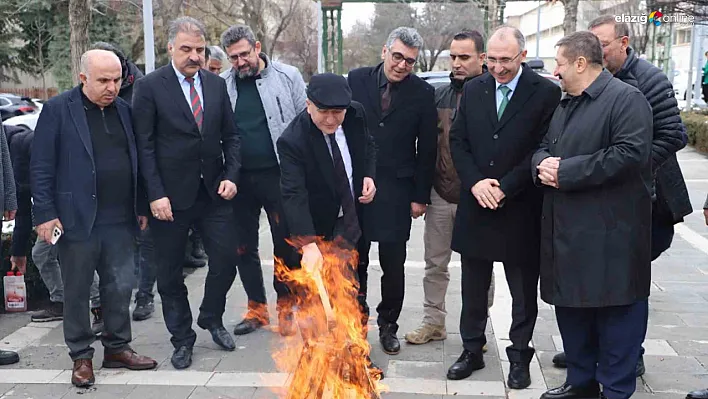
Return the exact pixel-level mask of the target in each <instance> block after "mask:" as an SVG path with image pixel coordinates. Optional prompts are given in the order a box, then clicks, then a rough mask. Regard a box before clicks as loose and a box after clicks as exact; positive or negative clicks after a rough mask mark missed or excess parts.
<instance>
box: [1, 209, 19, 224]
mask: <svg viewBox="0 0 708 399" xmlns="http://www.w3.org/2000/svg"><path fill="white" fill-rule="evenodd" d="M15 214H17V209H15V210H14V211H5V212H3V214H2V220H4V221H6V222H9V221H10V220H15Z"/></svg>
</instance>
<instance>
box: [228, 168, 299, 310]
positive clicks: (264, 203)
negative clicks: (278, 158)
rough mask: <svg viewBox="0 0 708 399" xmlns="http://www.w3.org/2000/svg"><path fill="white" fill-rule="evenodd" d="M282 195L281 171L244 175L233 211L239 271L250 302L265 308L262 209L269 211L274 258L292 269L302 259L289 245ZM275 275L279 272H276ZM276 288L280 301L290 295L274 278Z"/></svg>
mask: <svg viewBox="0 0 708 399" xmlns="http://www.w3.org/2000/svg"><path fill="white" fill-rule="evenodd" d="M281 198H282V197H281V194H280V168H278V167H275V168H270V169H264V170H258V171H245V170H244V171H241V178H240V184H239V187H238V194H236V197H234V199H233V209H234V215H235V223H236V229H237V237H238V242H239V243H238V248H239V262H238V264H239V266H238V268H239V271H240V272H241V273H240V274H241V282H242V283H243V288H244V289H245V290H246V295H247V296H248V300H249V302H256V303H259V304H265V303H266V302H267V300H266V291H265V284H264V283H263V270H262V268H261V258H260V255H259V253H258V238H259V237H258V230H259V228H260V226H259V220H260V215H261V209H265V211H266V214H267V215H268V223H269V224H270V234H271V237H272V239H273V256H274V257H275V258H279V259H282V260H283V261H284V262H285V264H286V265H287V266H288V267H289V268H297V267H299V265H300V255H299V254H298V253H297V251H296V250H295V249H294V248H293V247H292V246H291V245H290V244H288V243H287V241H286V238H287V237H289V235H288V229H287V225H286V223H285V217H284V215H283V207H282V200H281ZM273 270H274V271H275V268H274V269H273ZM273 288H274V289H275V292H276V294H277V296H278V299H284V298H286V297H287V296H288V295H289V290H288V287H287V286H286V285H285V283H283V282H282V281H280V280H279V279H278V277H277V275H276V274H275V273H274V275H273Z"/></svg>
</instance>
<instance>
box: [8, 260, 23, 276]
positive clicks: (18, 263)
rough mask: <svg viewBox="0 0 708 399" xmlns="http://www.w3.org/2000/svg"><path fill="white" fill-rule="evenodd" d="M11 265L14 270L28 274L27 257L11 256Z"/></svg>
mask: <svg viewBox="0 0 708 399" xmlns="http://www.w3.org/2000/svg"><path fill="white" fill-rule="evenodd" d="M10 263H11V264H12V270H17V271H19V272H20V273H22V274H25V273H26V272H27V257H26V256H11V257H10Z"/></svg>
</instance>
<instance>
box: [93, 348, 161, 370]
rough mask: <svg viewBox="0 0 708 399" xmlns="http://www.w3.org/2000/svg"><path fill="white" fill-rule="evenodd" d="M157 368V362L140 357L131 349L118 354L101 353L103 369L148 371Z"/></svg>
mask: <svg viewBox="0 0 708 399" xmlns="http://www.w3.org/2000/svg"><path fill="white" fill-rule="evenodd" d="M155 367H157V362H156V361H155V360H153V359H151V358H149V357H147V356H141V355H138V354H137V353H135V351H134V350H132V349H126V350H124V351H123V352H118V353H105V352H104V353H103V368H107V369H118V368H126V369H129V370H150V369H154V368H155Z"/></svg>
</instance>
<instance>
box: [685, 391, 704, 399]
mask: <svg viewBox="0 0 708 399" xmlns="http://www.w3.org/2000/svg"><path fill="white" fill-rule="evenodd" d="M686 399H708V389H701V390H698V391H693V392H689V393H688V395H686Z"/></svg>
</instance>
